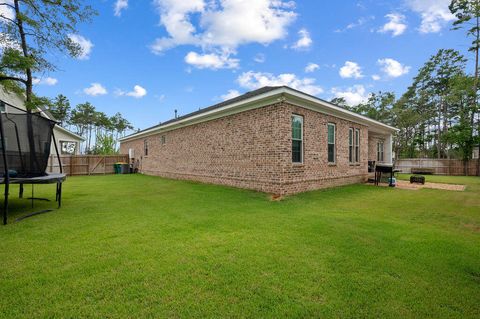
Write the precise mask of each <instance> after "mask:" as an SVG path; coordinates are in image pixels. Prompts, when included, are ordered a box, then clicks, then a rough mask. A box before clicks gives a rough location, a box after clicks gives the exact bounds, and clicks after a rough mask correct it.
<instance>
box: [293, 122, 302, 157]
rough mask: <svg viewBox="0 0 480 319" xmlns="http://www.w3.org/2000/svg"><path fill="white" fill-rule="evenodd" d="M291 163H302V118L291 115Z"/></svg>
mask: <svg viewBox="0 0 480 319" xmlns="http://www.w3.org/2000/svg"><path fill="white" fill-rule="evenodd" d="M292 162H293V163H302V162H303V117H302V116H300V115H292Z"/></svg>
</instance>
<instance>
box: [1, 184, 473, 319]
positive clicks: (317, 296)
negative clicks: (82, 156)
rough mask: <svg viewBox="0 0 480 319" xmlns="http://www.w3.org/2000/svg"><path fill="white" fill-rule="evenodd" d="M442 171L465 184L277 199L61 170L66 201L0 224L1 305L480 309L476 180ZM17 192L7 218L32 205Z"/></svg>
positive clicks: (262, 314) (168, 313)
mask: <svg viewBox="0 0 480 319" xmlns="http://www.w3.org/2000/svg"><path fill="white" fill-rule="evenodd" d="M443 179H444V178H442V179H441V180H440V179H439V181H442V182H445V180H443ZM445 179H448V181H450V182H452V183H461V184H462V183H464V184H467V185H468V187H467V190H466V191H465V192H451V191H443V190H433V189H422V190H419V191H410V190H400V189H391V188H388V187H373V186H366V185H353V186H347V187H340V188H335V189H329V190H324V191H316V192H310V193H305V194H301V195H298V196H292V197H289V198H287V199H285V200H283V201H280V202H272V201H269V199H268V196H267V195H265V194H261V193H256V192H251V191H244V190H237V189H232V188H226V187H221V186H214V185H203V184H197V183H190V182H181V181H172V180H166V179H161V178H157V177H148V176H142V175H132V176H128V175H123V176H122V175H116V176H113V175H112V176H100V177H75V178H69V179H68V180H67V182H66V183H65V185H64V207H63V208H62V209H61V210H58V211H55V212H52V213H48V214H45V215H40V216H36V217H33V218H30V219H27V220H24V221H22V222H20V223H12V224H9V225H7V226H5V227H1V228H0V267H1V270H0V317H5V318H18V317H24V318H34V317H41V318H45V317H48V318H52V317H66V318H80V317H96V318H119V317H131V318H149V317H183V318H190V317H201V318H205V317H217V318H224V317H257V318H266V317H270V318H283V317H297V318H298V317H322V318H324V317H332V318H339V317H344V318H352V317H377V318H399V317H400V318H405V317H406V318H408V317H410V318H418V317H430V318H479V317H480V178H476V177H458V178H457V177H455V178H454V177H448V178H445ZM429 180H430V179H429ZM430 181H433V180H430ZM25 191H26V193H28V191H29V188H27V189H26V190H25ZM36 195H38V196H42V195H44V196H46V195H48V196H50V197H51V196H52V195H54V186H37V187H36ZM15 197H16V192H15V189H14V190H13V191H12V198H14V199H13V200H12V209H13V210H14V212H12V214H11V215H10V220H11V221H12V220H13V218H14V217H18V216H20V215H21V212H22V211H23V212H25V211H26V210H28V209H29V202H28V201H27V200H19V199H16V198H15ZM48 205H52V203H50V204H48V203H41V202H38V203H37V207H36V208H38V209H41V208H43V207H47V206H48Z"/></svg>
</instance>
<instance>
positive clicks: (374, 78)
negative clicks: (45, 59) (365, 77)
mask: <svg viewBox="0 0 480 319" xmlns="http://www.w3.org/2000/svg"><path fill="white" fill-rule="evenodd" d="M381 78H382V77H381V76H380V75H378V74H374V75H372V80H374V81H380V79H381Z"/></svg>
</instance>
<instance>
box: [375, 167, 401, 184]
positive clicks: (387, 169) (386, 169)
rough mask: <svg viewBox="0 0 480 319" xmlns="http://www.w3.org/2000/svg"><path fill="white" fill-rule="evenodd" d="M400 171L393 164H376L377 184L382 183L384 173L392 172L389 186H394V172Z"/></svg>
mask: <svg viewBox="0 0 480 319" xmlns="http://www.w3.org/2000/svg"><path fill="white" fill-rule="evenodd" d="M396 172H398V170H395V169H394V167H393V165H392V164H377V165H376V166H375V185H378V184H379V183H380V179H381V178H382V174H383V173H386V174H390V179H389V180H388V186H391V187H393V186H394V185H393V175H394V173H396Z"/></svg>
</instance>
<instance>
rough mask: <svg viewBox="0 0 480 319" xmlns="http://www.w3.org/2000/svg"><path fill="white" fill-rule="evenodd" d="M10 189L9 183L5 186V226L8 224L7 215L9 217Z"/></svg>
mask: <svg viewBox="0 0 480 319" xmlns="http://www.w3.org/2000/svg"><path fill="white" fill-rule="evenodd" d="M8 189H9V185H8V183H6V184H5V194H4V196H5V198H4V201H3V224H4V225H6V224H7V215H8Z"/></svg>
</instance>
